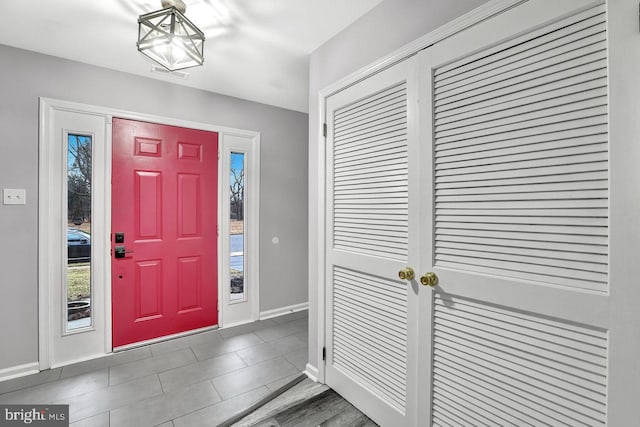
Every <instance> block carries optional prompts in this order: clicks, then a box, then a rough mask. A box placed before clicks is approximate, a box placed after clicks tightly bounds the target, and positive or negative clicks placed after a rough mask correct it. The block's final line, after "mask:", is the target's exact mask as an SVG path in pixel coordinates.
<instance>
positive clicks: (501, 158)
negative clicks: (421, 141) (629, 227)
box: [420, 1, 611, 425]
mask: <svg viewBox="0 0 640 427" xmlns="http://www.w3.org/2000/svg"><path fill="white" fill-rule="evenodd" d="M503 23H504V25H503ZM516 23H517V24H518V28H517V30H516V31H514V29H511V28H510V27H509V26H510V25H514V24H516ZM526 29H529V30H526ZM420 61H421V64H420V74H421V79H422V80H421V81H422V93H423V95H424V96H425V102H424V103H422V104H421V105H424V106H425V107H426V111H424V112H423V113H422V114H421V117H422V121H421V125H422V126H423V128H424V130H425V134H426V135H429V134H432V135H433V139H432V140H430V145H431V148H432V149H431V150H429V151H430V153H429V154H428V155H426V156H425V157H428V158H423V162H428V163H427V164H432V165H433V173H432V174H424V180H423V182H424V183H425V184H426V185H425V189H426V193H425V196H424V197H425V206H426V209H427V211H429V212H432V213H433V221H432V224H433V232H432V233H431V231H430V230H428V231H425V230H423V231H422V232H423V233H424V234H423V235H424V236H425V239H428V241H430V242H432V245H431V248H429V249H428V250H427V251H425V252H424V255H425V256H424V259H425V260H427V261H431V262H430V265H425V270H427V271H433V272H435V273H436V274H437V276H438V277H439V284H438V286H437V287H436V288H433V289H427V288H425V289H424V291H425V292H423V293H422V295H421V299H422V300H423V301H422V305H421V307H426V308H425V309H424V310H423V311H422V317H421V323H422V325H424V326H423V328H424V330H425V331H427V330H430V331H432V332H431V338H430V342H429V343H427V344H425V345H424V348H425V351H429V354H430V357H431V363H430V366H431V372H425V373H424V374H423V377H422V378H421V381H422V383H421V384H422V387H420V390H421V395H422V398H424V399H429V400H430V401H431V402H432V405H431V408H429V409H422V412H421V413H422V417H424V418H425V419H431V422H432V424H433V425H447V424H465V425H504V424H515V425H525V424H532V425H542V424H551V425H558V424H569V425H603V424H605V423H606V421H607V400H606V396H607V394H608V363H609V361H608V354H609V351H610V349H609V342H608V334H609V331H610V327H611V325H610V324H609V317H610V312H609V297H608V290H609V277H608V254H609V246H608V245H609V239H608V234H609V231H608V227H609V220H608V206H609V201H608V194H609V185H608V175H609V171H608V144H609V142H608V141H609V136H608V124H607V123H608V105H607V104H608V97H607V92H608V91H607V37H606V15H605V7H604V6H603V5H594V2H588V1H585V2H580V1H571V2H562V4H558V3H557V2H556V3H554V2H547V1H530V2H528V3H526V4H523V5H521V6H518V7H517V8H514V9H512V10H510V11H508V12H506V13H503V14H501V15H499V16H498V17H496V18H493V19H492V20H490V21H487V22H486V23H483V24H480V25H477V26H475V27H473V28H471V29H469V30H466V31H464V32H462V33H460V34H459V35H456V36H454V37H452V38H450V39H448V40H445V41H443V42H441V43H438V44H437V45H435V46H433V47H432V48H430V49H427V50H426V51H425V52H423V53H422V54H421V55H420ZM424 357H425V358H426V357H428V356H427V355H424ZM429 410H430V411H431V413H429Z"/></svg>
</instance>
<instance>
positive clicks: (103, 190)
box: [38, 98, 260, 370]
mask: <svg viewBox="0 0 640 427" xmlns="http://www.w3.org/2000/svg"><path fill="white" fill-rule="evenodd" d="M55 111H66V112H71V113H77V114H79V115H87V116H99V117H102V118H104V120H105V124H106V126H105V129H104V149H103V151H102V152H101V153H96V152H95V151H94V154H95V155H96V156H97V158H95V159H94V164H95V163H96V162H98V163H99V164H100V167H101V168H104V181H103V182H96V183H94V194H95V196H94V197H95V198H96V200H95V203H94V207H95V208H97V209H100V210H101V211H102V212H104V216H103V223H104V227H103V228H102V229H101V230H96V232H98V233H102V234H103V235H104V237H105V238H104V239H101V243H102V244H101V247H100V248H98V250H97V251H96V250H95V249H94V253H96V254H104V255H103V256H102V258H98V257H95V258H97V259H95V260H93V267H94V273H96V274H99V276H100V277H95V275H94V280H95V282H94V286H98V285H99V286H103V287H104V289H103V295H104V298H103V299H104V301H95V303H96V304H98V305H99V306H100V307H101V308H102V309H103V312H104V322H103V324H104V331H102V332H103V333H104V343H103V344H104V345H103V346H102V348H95V349H93V350H92V351H91V354H93V355H92V356H89V357H85V359H91V358H95V357H100V356H104V355H106V354H108V353H111V352H112V351H113V348H112V335H111V327H112V324H111V258H110V256H107V254H109V253H110V240H109V238H108V237H109V236H108V235H109V233H110V228H111V152H112V138H111V124H112V118H113V117H120V118H125V119H130V120H138V121H145V122H150V123H158V124H164V125H170V126H179V127H184V128H191V129H198V130H204V131H210V132H217V133H218V135H219V139H220V140H222V141H224V137H225V135H236V136H239V137H243V138H247V139H248V140H250V141H251V142H252V144H253V145H254V146H255V147H259V144H260V133H259V132H256V131H250V130H244V129H236V128H230V127H226V126H219V125H214V124H209V123H201V122H193V121H189V120H182V119H176V118H172V117H164V116H156V115H150V114H143V113H137V112H132V111H126V110H119V109H114V108H106V107H100V106H95V105H88V104H81V103H76V102H70V101H63V100H57V99H51V98H40V112H39V159H40V160H39V166H38V172H39V182H38V364H39V369H40V370H44V369H49V368H52V367H55V366H60V365H66V364H69V363H75V362H80V361H81V360H82V359H74V360H67V361H63V362H60V363H57V362H53V360H52V337H53V329H52V328H51V324H52V320H53V319H54V317H53V316H54V313H53V310H55V309H56V308H55V307H52V304H51V301H52V292H53V289H58V288H59V287H60V286H61V283H60V281H61V277H62V275H58V276H56V275H55V271H56V270H55V267H57V269H58V270H59V265H57V266H56V264H55V263H58V264H59V263H60V262H61V256H60V250H61V247H62V246H63V245H62V243H61V242H60V232H59V231H60V230H59V229H58V228H59V227H60V221H58V219H60V218H61V215H62V212H63V209H64V207H63V206H62V204H61V203H60V200H59V199H55V198H53V197H52V195H53V194H56V193H55V191H54V190H56V189H57V193H59V192H60V191H61V188H60V186H61V185H62V179H58V178H61V177H58V178H56V177H52V173H55V170H56V169H55V165H53V164H52V162H53V161H55V157H54V156H52V155H53V153H54V151H55V150H56V149H61V148H62V147H60V144H59V142H56V135H54V133H55V132H56V130H55V129H53V128H52V117H53V115H54V112H55ZM58 140H59V135H58ZM221 148H222V143H221V142H219V150H220V149H221ZM257 153H258V155H257V156H255V157H257V158H256V159H255V161H256V162H257V163H258V165H259V151H257ZM101 157H102V158H101ZM258 167H259V166H258ZM58 169H59V168H58ZM220 169H221V168H220V167H219V168H218V171H219V172H218V173H219V174H220V173H221V171H220ZM58 173H59V172H58ZM219 178H220V177H219ZM256 180H259V174H258V175H257V176H256ZM219 182H220V181H219ZM258 184H259V181H258V182H257V183H256V184H253V186H254V188H255V190H256V191H257V193H258V194H259V186H258ZM220 193H221V191H218V194H219V197H220ZM256 200H259V196H258V195H256ZM252 204H255V206H254V208H255V211H253V210H252V211H251V215H252V216H253V218H254V219H255V222H256V225H254V226H253V227H252V229H250V230H249V233H254V232H255V233H256V234H255V236H252V237H251V238H252V240H253V241H254V242H255V243H254V253H251V254H250V255H249V256H252V257H253V258H254V260H253V262H255V266H256V267H255V268H256V269H257V267H258V264H257V259H258V248H259V243H258V237H259V235H258V226H257V223H258V219H259V210H258V209H259V203H258V202H257V201H256V202H255V203H252ZM217 215H218V224H222V220H223V217H222V212H221V208H220V204H219V205H218V213H217ZM221 254H222V252H221V248H220V239H218V265H219V266H221V265H222V263H221V262H220V261H221ZM221 270H222V269H221V268H218V299H219V301H222V286H221V284H222V277H221ZM252 275H253V276H255V282H254V285H253V286H255V290H254V291H253V293H254V294H255V295H256V296H257V295H258V294H259V292H258V288H259V282H258V277H259V276H258V271H257V270H256V271H255V272H253V274H252ZM254 304H255V305H256V307H259V305H258V304H259V303H258V301H257V300H256V301H255V302H254ZM224 311H225V310H223V309H221V310H219V316H218V324H219V326H220V327H223V326H226V325H225V320H224ZM256 311H259V310H258V309H256ZM189 333H191V332H187V333H185V334H189ZM179 335H183V334H179ZM165 339H167V337H163V338H159V339H158V340H154V341H161V340H165ZM149 342H150V341H146V342H145V344H146V343H149ZM140 344H142V343H138V344H137V345H140ZM54 363H55V365H54Z"/></svg>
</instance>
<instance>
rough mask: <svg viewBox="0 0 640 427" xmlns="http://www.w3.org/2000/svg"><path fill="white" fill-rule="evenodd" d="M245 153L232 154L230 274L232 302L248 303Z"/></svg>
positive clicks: (230, 177) (230, 181) (230, 180)
mask: <svg viewBox="0 0 640 427" xmlns="http://www.w3.org/2000/svg"><path fill="white" fill-rule="evenodd" d="M244 176H245V155H244V153H231V168H230V175H229V203H230V206H229V207H230V209H229V212H230V227H229V232H230V235H229V248H230V252H231V253H230V257H229V259H230V262H229V264H230V265H229V268H230V274H229V277H230V278H231V283H230V286H231V292H230V300H231V302H242V301H246V297H247V295H246V292H245V288H244V283H245V280H244V279H245V273H244V272H245V268H244V267H245V264H244V246H245V242H244V238H245V233H244V192H245V188H244V185H245V184H244V183H245V181H244Z"/></svg>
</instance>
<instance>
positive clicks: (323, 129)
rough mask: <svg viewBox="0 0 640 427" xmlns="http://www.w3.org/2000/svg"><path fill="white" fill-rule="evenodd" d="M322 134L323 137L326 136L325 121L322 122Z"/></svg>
mask: <svg viewBox="0 0 640 427" xmlns="http://www.w3.org/2000/svg"><path fill="white" fill-rule="evenodd" d="M322 136H324V137H325V138H326V137H327V124H326V123H323V124H322Z"/></svg>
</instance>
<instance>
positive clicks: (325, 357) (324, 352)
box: [322, 347, 327, 360]
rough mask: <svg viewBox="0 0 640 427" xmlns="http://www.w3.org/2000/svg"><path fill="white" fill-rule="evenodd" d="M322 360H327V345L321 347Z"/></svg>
mask: <svg viewBox="0 0 640 427" xmlns="http://www.w3.org/2000/svg"><path fill="white" fill-rule="evenodd" d="M322 360H327V347H322Z"/></svg>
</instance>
